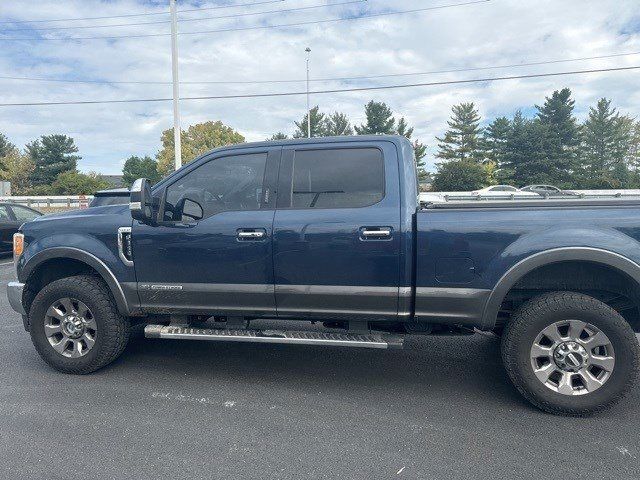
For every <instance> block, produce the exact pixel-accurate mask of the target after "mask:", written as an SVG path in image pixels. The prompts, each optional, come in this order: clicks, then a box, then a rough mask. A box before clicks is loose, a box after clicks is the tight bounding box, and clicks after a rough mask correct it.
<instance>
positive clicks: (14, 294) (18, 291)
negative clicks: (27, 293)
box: [7, 282, 27, 315]
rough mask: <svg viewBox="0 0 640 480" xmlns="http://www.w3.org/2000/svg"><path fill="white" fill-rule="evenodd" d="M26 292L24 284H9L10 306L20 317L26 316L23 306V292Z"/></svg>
mask: <svg viewBox="0 0 640 480" xmlns="http://www.w3.org/2000/svg"><path fill="white" fill-rule="evenodd" d="M23 290H24V283H20V282H9V283H8V284H7V297H8V298H9V305H11V308H13V309H14V310H15V311H16V312H18V313H19V314H20V315H26V314H27V312H25V311H24V307H23V306H22V291H23Z"/></svg>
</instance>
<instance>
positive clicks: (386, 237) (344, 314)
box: [273, 141, 400, 320]
mask: <svg viewBox="0 0 640 480" xmlns="http://www.w3.org/2000/svg"><path fill="white" fill-rule="evenodd" d="M399 229H400V194H399V177H398V159H397V153H396V149H395V146H394V145H393V144H392V143H390V142H385V141H379V142H365V141H363V142H357V143H356V142H345V143H327V144H320V145H299V146H290V147H284V148H283V152H282V162H281V168H280V176H279V181H278V208H277V210H276V215H275V219H274V246H273V249H274V250H273V252H274V256H273V258H274V274H275V283H276V285H275V291H276V305H277V310H278V316H279V317H281V318H311V319H314V318H318V319H335V318H340V319H344V318H350V319H361V320H378V319H395V318H396V317H397V314H398V286H399V251H400V231H399Z"/></svg>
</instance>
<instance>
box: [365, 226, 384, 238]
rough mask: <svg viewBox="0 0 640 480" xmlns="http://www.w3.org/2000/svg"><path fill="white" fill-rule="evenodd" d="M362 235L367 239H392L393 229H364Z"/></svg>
mask: <svg viewBox="0 0 640 480" xmlns="http://www.w3.org/2000/svg"><path fill="white" fill-rule="evenodd" d="M361 234H362V236H363V237H364V238H365V239H382V238H391V227H363V228H362V230H361Z"/></svg>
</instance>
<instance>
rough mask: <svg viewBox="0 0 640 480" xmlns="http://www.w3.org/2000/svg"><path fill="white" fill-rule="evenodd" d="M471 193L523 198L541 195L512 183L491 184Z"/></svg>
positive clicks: (484, 195)
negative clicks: (523, 189)
mask: <svg viewBox="0 0 640 480" xmlns="http://www.w3.org/2000/svg"><path fill="white" fill-rule="evenodd" d="M471 195H473V196H476V197H510V198H514V197H523V198H535V197H539V195H538V194H536V193H533V192H521V191H520V190H518V189H517V188H516V187H512V186H511V185H491V186H490V187H485V188H482V189H480V190H474V191H473V192H471Z"/></svg>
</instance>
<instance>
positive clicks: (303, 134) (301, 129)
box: [293, 105, 326, 138]
mask: <svg viewBox="0 0 640 480" xmlns="http://www.w3.org/2000/svg"><path fill="white" fill-rule="evenodd" d="M308 118H309V114H308V113H305V114H304V117H302V120H300V121H299V122H294V123H295V124H296V131H295V132H293V138H307V132H308V123H307V119H308ZM325 122H326V120H325V115H324V113H320V107H318V106H317V105H316V106H315V107H313V108H312V109H311V136H312V137H324V136H325V132H326V128H325V127H326V125H325Z"/></svg>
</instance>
